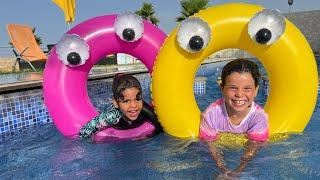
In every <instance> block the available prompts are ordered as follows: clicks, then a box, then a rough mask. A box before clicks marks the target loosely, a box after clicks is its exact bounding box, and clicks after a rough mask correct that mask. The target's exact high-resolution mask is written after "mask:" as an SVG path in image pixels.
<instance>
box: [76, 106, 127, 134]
mask: <svg viewBox="0 0 320 180" xmlns="http://www.w3.org/2000/svg"><path fill="white" fill-rule="evenodd" d="M121 117H122V114H121V112H120V111H119V110H118V109H116V108H115V107H114V106H112V105H111V106H110V107H109V108H108V109H107V110H106V111H104V112H102V113H101V114H99V115H98V116H96V117H94V118H93V119H92V120H90V121H89V122H88V123H87V124H85V125H84V126H83V127H82V128H81V129H80V132H79V136H80V138H81V139H88V138H90V137H91V135H92V134H94V133H96V132H98V131H100V130H102V129H105V128H107V127H109V126H111V125H113V124H117V123H118V122H119V119H120V118H121Z"/></svg>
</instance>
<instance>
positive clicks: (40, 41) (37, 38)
mask: <svg viewBox="0 0 320 180" xmlns="http://www.w3.org/2000/svg"><path fill="white" fill-rule="evenodd" d="M35 32H36V28H35V27H34V28H32V33H33V35H34V38H35V39H36V42H37V44H38V45H39V46H40V45H41V44H42V39H41V37H40V36H37V35H36V34H35Z"/></svg>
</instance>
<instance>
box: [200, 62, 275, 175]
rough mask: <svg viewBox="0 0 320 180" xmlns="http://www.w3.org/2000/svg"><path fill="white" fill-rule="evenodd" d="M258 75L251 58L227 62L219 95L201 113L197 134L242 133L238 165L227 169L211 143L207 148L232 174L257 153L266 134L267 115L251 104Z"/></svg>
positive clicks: (222, 168) (209, 137) (204, 136)
mask: <svg viewBox="0 0 320 180" xmlns="http://www.w3.org/2000/svg"><path fill="white" fill-rule="evenodd" d="M260 77H261V75H260V72H259V68H258V65H257V64H255V63H254V62H252V61H248V60H244V59H237V60H234V61H231V62H229V63H227V64H226V65H225V66H224V68H223V70H222V75H221V79H222V82H221V84H220V89H221V92H222V95H223V97H222V98H221V99H218V100H217V101H215V102H214V103H212V104H211V105H209V106H208V108H207V109H206V110H205V111H204V112H203V113H202V118H201V123H200V132H199V137H200V138H201V139H204V140H206V141H215V140H216V139H217V138H218V135H219V133H222V132H227V133H234V134H246V135H247V138H248V139H249V140H248V143H247V145H246V149H245V153H244V155H243V156H242V158H241V162H240V164H239V166H238V167H237V168H236V169H235V170H233V171H230V170H229V169H228V168H227V167H226V166H225V165H224V163H223V162H224V161H223V157H222V155H220V153H219V152H218V150H217V148H216V147H215V146H214V144H213V143H209V148H210V151H211V155H212V157H213V159H214V160H215V161H216V165H217V167H218V168H219V170H220V171H222V172H223V173H225V174H229V175H236V174H238V173H240V172H242V171H243V170H244V168H245V167H246V165H247V163H248V161H249V160H250V159H252V158H253V157H254V156H255V154H256V153H257V151H258V149H259V147H260V144H261V143H262V142H265V141H267V139H268V135H269V126H268V116H267V114H266V113H265V112H264V110H263V108H261V107H260V106H259V105H257V104H256V103H254V98H255V97H256V96H257V93H258V89H259V79H260Z"/></svg>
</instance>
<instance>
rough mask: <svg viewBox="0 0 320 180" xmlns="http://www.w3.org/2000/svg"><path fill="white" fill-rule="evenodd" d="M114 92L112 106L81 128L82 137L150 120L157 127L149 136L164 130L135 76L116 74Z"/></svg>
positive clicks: (80, 134)
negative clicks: (144, 98) (145, 98)
mask: <svg viewBox="0 0 320 180" xmlns="http://www.w3.org/2000/svg"><path fill="white" fill-rule="evenodd" d="M112 92H113V99H112V106H111V107H109V108H108V109H107V111H104V112H102V113H101V114H100V115H98V116H97V117H95V118H93V119H92V120H91V121H90V122H88V123H87V124H85V125H84V126H83V127H82V128H81V130H80V133H79V136H80V138H82V139H88V138H90V137H91V135H93V134H94V133H96V132H98V131H101V130H103V129H105V128H108V127H112V128H114V129H117V130H128V129H133V128H136V127H139V126H140V125H142V124H143V123H145V121H149V122H150V123H151V124H152V125H153V126H154V128H155V130H154V131H153V133H152V134H150V135H148V136H149V137H151V136H154V135H157V134H159V133H160V132H162V131H163V129H162V127H161V125H160V123H159V122H158V119H157V116H156V114H155V113H154V111H153V109H152V107H151V106H150V105H149V104H148V103H146V102H144V101H143V100H142V88H141V85H140V83H139V81H138V80H137V79H136V78H135V77H134V76H131V75H127V74H116V75H115V76H114V78H113V83H112ZM140 138H143V137H140Z"/></svg>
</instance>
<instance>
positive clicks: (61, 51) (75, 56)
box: [56, 34, 89, 67]
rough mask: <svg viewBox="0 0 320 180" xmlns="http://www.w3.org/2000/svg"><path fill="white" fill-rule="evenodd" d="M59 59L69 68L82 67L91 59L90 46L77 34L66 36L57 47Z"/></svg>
mask: <svg viewBox="0 0 320 180" xmlns="http://www.w3.org/2000/svg"><path fill="white" fill-rule="evenodd" d="M56 52H57V55H58V59H59V60H60V61H62V63H63V64H65V65H68V66H72V67H75V66H80V65H83V64H85V63H86V61H87V60H88V59H89V46H88V44H87V42H86V41H85V40H83V39H82V38H80V36H79V35H77V34H65V35H63V36H62V38H61V39H60V40H59V42H58V43H57V45H56Z"/></svg>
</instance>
